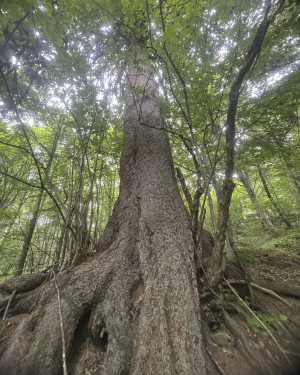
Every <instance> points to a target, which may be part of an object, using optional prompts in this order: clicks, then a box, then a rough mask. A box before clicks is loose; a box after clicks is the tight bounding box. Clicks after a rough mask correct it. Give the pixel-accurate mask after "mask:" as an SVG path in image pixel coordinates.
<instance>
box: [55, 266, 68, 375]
mask: <svg viewBox="0 0 300 375" xmlns="http://www.w3.org/2000/svg"><path fill="white" fill-rule="evenodd" d="M52 272H53V279H54V284H55V289H56V292H57V302H58V313H59V322H60V330H61V342H62V362H63V372H64V375H67V361H66V358H67V356H66V342H65V333H64V326H63V317H62V312H61V299H60V291H59V288H58V285H57V282H56V277H55V272H54V270H52Z"/></svg>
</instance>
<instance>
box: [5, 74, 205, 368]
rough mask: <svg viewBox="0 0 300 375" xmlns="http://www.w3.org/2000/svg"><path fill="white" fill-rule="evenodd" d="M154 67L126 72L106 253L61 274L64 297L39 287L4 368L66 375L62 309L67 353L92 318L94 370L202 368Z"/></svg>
mask: <svg viewBox="0 0 300 375" xmlns="http://www.w3.org/2000/svg"><path fill="white" fill-rule="evenodd" d="M152 74H153V73H152V71H151V70H150V68H148V67H147V68H144V69H143V71H142V72H141V71H140V70H137V69H136V68H134V67H131V68H129V71H128V80H129V83H130V86H131V88H132V89H133V90H136V91H137V92H138V93H137V94H136V95H135V94H131V95H129V97H128V99H127V103H126V114H125V126H124V132H125V134H124V146H123V152H122V157H121V166H120V194H119V198H118V200H117V202H116V205H115V207H114V211H113V215H112V217H111V219H110V221H109V223H108V226H107V228H106V230H105V232H104V234H103V236H102V238H101V240H100V242H99V244H98V251H99V253H100V254H98V255H97V256H96V257H95V258H94V259H93V260H92V261H89V262H86V263H84V264H82V265H80V266H77V267H73V268H72V269H69V270H67V271H64V272H61V273H60V274H58V275H57V276H56V278H55V279H54V280H56V284H57V287H58V291H59V294H58V291H57V289H56V288H55V281H54V280H52V281H51V282H49V283H47V284H46V285H45V286H43V287H42V290H41V291H40V293H37V295H38V296H39V298H38V300H37V303H36V305H35V306H36V308H35V310H34V311H33V312H32V313H31V314H30V315H29V316H28V317H27V318H25V319H24V320H23V321H22V323H21V324H20V325H19V327H18V328H17V330H16V332H15V334H14V335H13V336H12V338H11V340H10V342H9V345H8V348H7V350H6V351H5V353H4V354H3V356H2V359H1V363H0V373H1V374H18V375H19V374H43V375H48V374H49V375H54V374H58V373H60V371H61V369H62V364H63V363H62V347H63V346H64V345H63V344H62V341H61V336H62V331H61V327H60V319H59V313H60V312H61V316H62V323H63V331H64V340H65V349H66V353H67V355H68V353H69V352H70V348H71V346H72V342H73V339H74V334H75V329H76V327H77V325H78V323H79V322H80V320H82V318H83V317H89V318H88V319H89V323H88V327H89V332H90V335H91V337H92V340H93V343H94V344H93V345H94V346H96V347H98V349H99V352H102V354H103V352H104V354H103V356H104V357H103V358H104V360H103V364H102V366H101V367H99V368H98V369H97V372H96V373H97V374H107V375H114V374H135V375H142V374H160V375H162V374H172V375H173V374H180V375H181V374H187V375H193V374H197V375H202V374H205V364H204V357H203V352H202V345H203V344H202V337H201V327H200V306H199V296H198V291H197V282H196V274H195V265H194V248H193V246H194V244H193V238H192V233H191V223H190V218H189V215H188V213H187V211H186V209H185V207H184V205H183V202H182V199H181V197H180V193H179V190H178V188H177V185H176V180H175V175H174V170H173V162H172V156H171V150H170V145H169V141H168V137H167V135H166V133H165V132H164V130H163V120H162V118H161V115H160V110H159V105H158V104H159V103H158V99H157V94H156V92H157V90H156V85H155V83H154V81H153V79H152V77H151V75H152ZM141 92H142V93H143V94H141ZM58 301H59V302H60V304H59V303H58ZM59 306H61V307H59ZM89 314H90V315H89Z"/></svg>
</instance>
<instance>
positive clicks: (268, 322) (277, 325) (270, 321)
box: [247, 311, 288, 337]
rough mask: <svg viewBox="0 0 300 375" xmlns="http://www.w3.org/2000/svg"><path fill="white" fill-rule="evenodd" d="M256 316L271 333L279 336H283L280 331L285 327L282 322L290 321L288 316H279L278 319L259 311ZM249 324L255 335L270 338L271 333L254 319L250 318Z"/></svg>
mask: <svg viewBox="0 0 300 375" xmlns="http://www.w3.org/2000/svg"><path fill="white" fill-rule="evenodd" d="M255 315H256V316H257V317H258V319H259V320H260V321H261V322H262V323H263V324H264V325H265V326H266V327H267V328H268V330H269V331H270V332H271V333H277V334H278V335H281V330H280V329H281V328H282V327H283V324H282V322H286V321H287V320H288V318H287V316H286V315H283V314H279V315H278V317H272V316H268V315H265V314H263V313H262V312H260V311H257V312H255ZM247 322H248V324H249V325H250V327H251V328H252V329H253V331H254V332H255V333H258V334H261V335H262V336H264V337H268V336H269V332H268V331H266V329H265V327H264V326H263V325H262V324H261V323H260V322H259V321H258V320H257V319H255V318H254V317H252V316H251V317H248V318H247Z"/></svg>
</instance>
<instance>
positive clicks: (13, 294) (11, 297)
mask: <svg viewBox="0 0 300 375" xmlns="http://www.w3.org/2000/svg"><path fill="white" fill-rule="evenodd" d="M16 292H17V291H16V289H15V290H14V291H13V292H12V294H11V296H10V297H9V300H8V303H7V306H6V309H5V312H4V315H3V318H2V320H5V319H6V315H7V313H8V309H9V306H10V304H11V301H12V300H13V298H14V296H15V294H16Z"/></svg>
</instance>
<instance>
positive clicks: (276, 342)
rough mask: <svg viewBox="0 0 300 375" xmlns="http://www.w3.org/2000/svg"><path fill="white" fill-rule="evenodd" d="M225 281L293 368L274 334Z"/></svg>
mask: <svg viewBox="0 0 300 375" xmlns="http://www.w3.org/2000/svg"><path fill="white" fill-rule="evenodd" d="M223 279H224V280H225V282H226V284H227V285H228V286H229V288H230V289H231V291H232V292H233V294H234V295H235V296H236V297H237V298H238V300H239V301H240V302H241V303H242V304H243V306H244V307H245V308H246V310H248V311H249V312H250V314H251V315H253V317H254V318H255V319H256V320H257V321H258V322H259V324H260V325H261V326H262V327H263V328H264V329H265V330H266V332H268V334H269V335H270V337H271V338H272V340H273V341H274V342H275V344H276V345H277V346H278V348H279V349H280V351H281V353H282V354H283V355H284V356H285V358H286V360H287V362H288V363H289V365H290V366H293V365H292V362H291V361H290V359H289V357H288V356H287V355H286V352H285V350H284V349H283V348H282V347H281V346H280V345H279V343H278V341H277V340H276V339H275V337H274V335H273V334H272V332H271V331H270V330H269V328H268V327H267V326H266V325H265V324H264V322H262V321H261V320H260V319H259V318H258V317H257V316H256V315H255V314H254V312H253V311H252V310H251V309H250V307H249V306H248V305H247V304H246V303H245V301H244V300H242V298H241V297H240V296H239V295H238V293H237V292H236V290H235V289H234V288H233V287H232V286H231V285H230V284H229V283H228V281H227V280H226V279H225V277H223Z"/></svg>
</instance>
